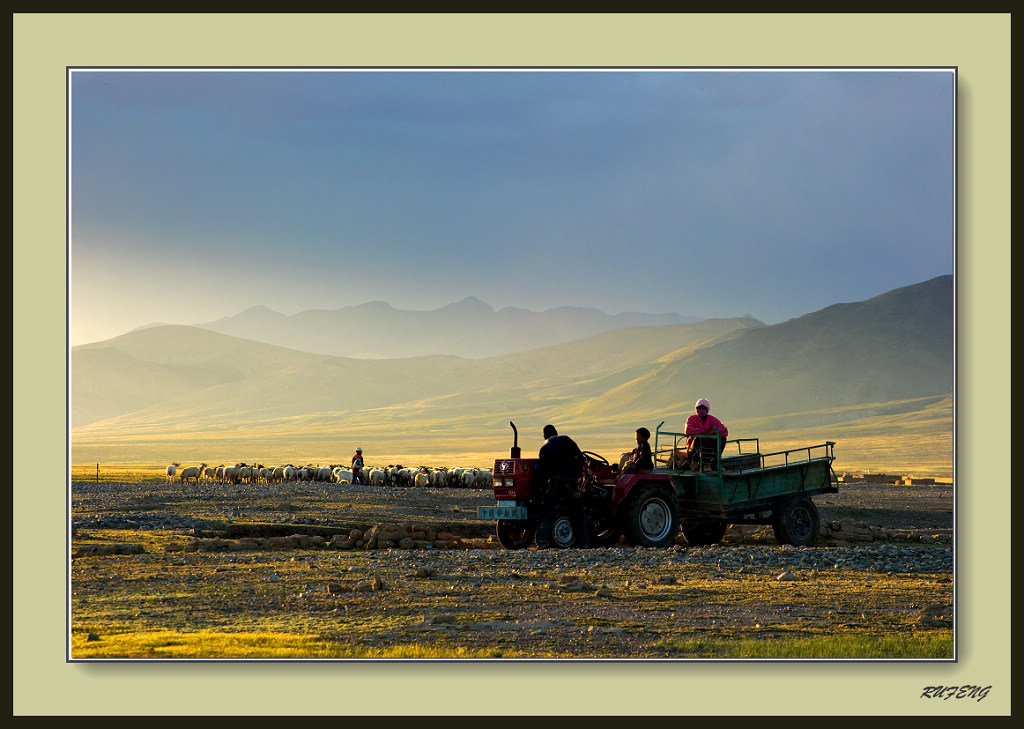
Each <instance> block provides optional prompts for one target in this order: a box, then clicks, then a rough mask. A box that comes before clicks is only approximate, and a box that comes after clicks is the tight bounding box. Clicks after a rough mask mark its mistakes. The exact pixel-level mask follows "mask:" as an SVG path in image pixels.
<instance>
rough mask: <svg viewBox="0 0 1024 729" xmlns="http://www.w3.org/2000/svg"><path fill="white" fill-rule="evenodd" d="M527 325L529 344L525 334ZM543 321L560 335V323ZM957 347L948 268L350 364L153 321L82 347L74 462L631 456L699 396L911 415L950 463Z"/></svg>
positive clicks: (74, 406) (475, 324) (784, 414)
mask: <svg viewBox="0 0 1024 729" xmlns="http://www.w3.org/2000/svg"><path fill="white" fill-rule="evenodd" d="M481 303H482V302H481ZM356 308H358V307H356ZM372 308H373V307H369V308H368V309H363V313H364V314H365V312H366V311H368V310H369V309H372ZM485 309H486V310H485ZM474 310H475V311H477V312H478V313H479V314H481V316H479V318H478V319H475V318H474V316H475V315H474V314H473V313H472V312H473V311H474ZM266 311H267V310H263V311H259V312H256V311H253V310H250V311H249V312H248V315H247V316H245V317H243V316H241V315H240V318H236V322H237V321H241V320H245V319H248V320H249V321H253V320H255V319H259V318H260V317H264V316H268V314H267V313H266ZM392 311H394V310H392ZM488 311H491V314H488V313H487V312H488ZM503 311H506V310H503ZM459 312H461V313H462V314H464V316H461V317H460V316H459V315H458V313H459ZM433 314H435V315H436V318H435V319H434V320H433V323H432V324H427V323H425V322H424V323H423V325H422V327H421V330H422V332H426V331H439V330H442V329H449V330H458V332H459V338H458V340H456V339H450V340H449V341H461V342H463V343H465V342H471V341H487V342H490V343H491V344H489V345H488V346H494V344H493V343H494V342H496V341H497V340H498V339H499V338H500V335H502V334H503V333H502V332H495V331H493V328H494V324H493V322H494V316H498V315H500V314H501V312H493V310H490V307H486V305H484V307H481V306H479V305H477V304H476V303H474V302H466V301H464V302H461V303H460V305H457V306H453V307H448V308H445V309H442V310H437V311H436V312H433ZM492 315H493V316H492ZM387 316H400V315H393V314H387ZM429 318H430V317H427V319H429ZM599 318H600V317H594V319H599ZM363 321H369V320H368V319H365V318H364V319H363ZM560 321H561V322H563V323H564V321H566V319H561V320H560ZM438 322H440V323H438ZM558 326H561V324H559V325H558ZM524 327H525V329H523V330H517V331H518V334H517V336H525V337H527V339H529V333H528V332H529V327H526V326H525V325H524ZM540 329H541V330H542V331H544V332H545V334H544V336H545V337H548V336H552V334H551V332H554V331H556V330H557V326H556V325H554V324H550V325H547V326H543V327H540ZM304 331H305V332H307V333H309V332H312V331H313V330H312V329H305V330H304ZM523 331H526V332H527V333H526V334H522V332H523ZM276 336H277V335H274V336H273V337H271V338H276ZM392 336H393V340H392V341H394V342H395V343H399V342H402V341H403V340H404V338H405V333H403V334H401V335H396V334H395V333H394V332H388V331H382V332H375V333H374V339H375V341H376V342H378V343H382V342H385V341H387V340H389V339H391V338H392ZM531 341H532V340H531ZM954 345H955V339H954V286H953V277H952V276H940V277H937V278H934V279H931V280H929V281H925V282H923V283H920V284H917V285H914V286H909V287H905V288H901V289H896V290H894V291H891V292H888V293H886V294H883V295H881V296H877V297H874V298H872V299H869V300H866V301H862V302H856V303H845V304H835V305H833V306H830V307H827V308H825V309H822V310H820V311H816V312H813V313H810V314H806V315H804V316H802V317H798V318H795V319H791V320H789V321H786V322H783V323H780V324H775V325H765V324H763V323H761V322H759V321H757V320H756V319H753V318H750V317H741V318H733V319H705V320H697V321H692V322H675V323H660V324H653V325H642V326H626V327H619V328H613V329H611V330H608V331H604V332H600V333H597V334H592V335H587V336H582V337H579V338H576V339H572V340H570V341H560V342H558V343H553V344H549V345H547V346H537V347H525V346H524V347H522V348H521V349H520V350H519V351H513V352H511V353H504V354H498V355H492V356H485V357H471V356H470V355H469V354H468V353H455V354H451V353H449V354H426V355H420V356H407V357H393V356H392V357H388V358H381V359H368V358H364V357H354V356H346V357H341V356H336V355H331V354H324V353H320V352H314V351H310V350H309V349H305V350H303V349H302V348H286V347H282V346H279V345H278V344H270V343H267V342H264V341H254V340H252V339H248V338H241V337H237V336H231V335H227V334H223V333H219V332H215V331H212V330H211V329H210V328H207V327H198V326H191V327H190V326H154V327H150V328H146V329H141V330H137V331H133V332H129V333H127V334H124V335H122V336H119V337H115V338H113V339H110V340H107V341H104V342H95V343H91V344H87V345H81V346H77V347H74V348H72V352H71V427H72V432H71V443H72V454H73V460H75V461H76V462H77V461H79V460H83V461H85V462H89V461H91V460H94V459H105V460H108V461H109V460H111V459H112V458H113V455H111V454H114V453H116V454H118V455H122V456H123V459H122V460H123V461H126V462H131V460H132V457H134V456H133V454H135V455H137V456H138V457H142V456H141V455H139V454H141V453H142V451H143V450H144V449H143V444H145V445H147V446H148V447H149V449H150V450H148V451H146V452H147V453H151V452H153V449H155V448H158V447H164V448H165V449H167V448H177V449H181V448H197V447H198V446H199V444H202V445H203V446H204V447H206V448H208V449H210V450H217V449H218V448H219V449H220V451H221V452H222V453H223V455H222V457H221V459H222V460H225V461H229V460H232V458H234V459H236V460H245V459H244V458H241V457H240V456H238V455H233V454H231V453H227V452H224V451H225V450H228V449H229V445H228V444H229V443H230V444H232V445H231V446H230V447H234V448H237V447H239V446H238V444H239V443H243V444H245V443H247V444H250V445H249V447H250V448H252V449H256V450H261V449H262V450H263V451H266V450H269V449H271V448H276V449H278V450H279V451H285V450H287V449H288V448H293V449H295V448H302V449H304V450H303V453H306V452H308V453H309V454H311V457H313V456H315V455H317V454H319V453H320V452H321V450H322V449H325V448H329V449H334V450H337V449H338V448H339V445H338V444H339V443H350V442H352V441H353V440H359V441H364V440H365V441H366V442H368V443H369V442H375V443H378V444H380V447H378V448H377V449H376V450H378V451H379V452H381V451H382V448H390V449H391V450H393V451H396V452H400V453H418V452H421V451H422V452H424V453H428V452H429V453H438V452H450V451H452V450H453V449H454V450H458V451H459V452H467V453H468V452H478V451H487V450H489V449H493V448H495V447H497V446H495V443H501V446H500V448H501V450H502V451H504V450H507V443H506V442H505V441H507V440H508V436H509V433H510V431H509V428H508V423H509V421H510V420H516V421H517V422H519V423H522V424H525V427H526V428H527V429H528V430H529V433H530V436H529V437H530V438H531V440H532V439H535V438H536V437H538V434H537V433H534V432H533V431H534V430H536V431H538V433H539V430H540V427H541V426H542V425H543V424H544V423H547V422H554V423H558V424H559V427H560V428H569V429H571V431H572V432H573V433H576V434H580V435H581V436H586V437H587V438H588V439H589V441H588V442H592V443H598V442H600V443H602V444H603V443H608V444H611V443H613V442H614V443H616V444H617V443H619V442H621V443H622V444H623V445H624V446H626V448H625V449H628V447H631V446H630V444H629V441H630V440H631V439H632V435H631V434H632V431H633V430H634V429H635V428H636V427H637V426H638V425H647V426H648V427H649V428H650V429H651V430H652V431H653V430H654V429H655V427H656V426H657V425H658V423H659V422H660V421H667V422H669V423H670V425H677V426H678V428H676V429H677V430H681V429H682V422H683V420H684V419H685V417H686V416H687V415H689V413H690V412H692V404H693V402H694V400H696V399H697V398H698V397H702V396H703V397H708V398H709V399H710V400H711V402H712V412H713V413H715V414H716V415H718V416H719V417H721V418H722V419H723V420H725V421H726V422H727V423H728V424H730V430H731V431H732V432H733V433H734V434H735V435H743V433H744V432H748V433H749V432H756V433H758V434H760V435H765V434H770V433H778V434H782V433H784V432H787V431H791V430H793V429H802V428H804V429H806V428H819V429H820V428H822V427H825V426H827V427H828V428H829V429H830V431H834V430H835V429H836V428H841V427H842V424H844V423H854V422H856V423H859V424H861V425H860V427H861V431H859V432H863V430H864V429H865V428H867V429H871V428H875V429H877V431H878V433H885V432H886V431H887V429H893V428H896V427H897V424H901V425H899V427H900V428H905V427H910V425H912V426H913V427H911V431H907V432H913V433H917V435H911V436H909V437H914V438H918V443H919V444H923V443H926V442H928V443H931V442H932V441H935V442H934V443H933V444H932V445H930V446H929V447H930V448H934V449H936V450H937V452H938V455H937V456H936V457H937V459H938V460H939V461H941V460H942V459H943V458H945V457H948V458H949V459H950V460H951V459H952V455H951V444H950V439H951V430H952V405H953V403H952V399H953V393H954V379H953V378H954V349H955V346H954ZM484 349H486V348H484ZM479 351H480V350H478V351H477V353H479ZM908 423H909V424H910V425H908ZM914 428H917V429H918V430H914ZM936 429H937V431H936ZM918 431H920V432H918ZM928 433H931V435H927V434H928ZM922 434H925V435H922ZM825 435H829V431H826V433H825ZM932 436H934V437H932ZM858 437H860V436H858ZM374 439H375V440H374ZM385 443H386V444H388V445H386V446H385V445H384V444H385ZM864 443H865V445H864V446H863V447H864V448H869V449H870V448H875V446H868V445H866V444H867V440H865V441H864ZM172 444H173V445H172ZM218 444H219V445H218ZM607 447H611V446H607ZM943 449H944V450H943ZM882 450H884V448H882ZM171 455H173V454H168V458H169V457H170V456H171ZM321 457H323V456H321ZM200 458H203V459H204V460H206V461H207V462H212V460H214V459H215V456H213V455H212V454H210V455H209V456H204V455H196V460H199V459H200ZM157 460H162V458H157Z"/></svg>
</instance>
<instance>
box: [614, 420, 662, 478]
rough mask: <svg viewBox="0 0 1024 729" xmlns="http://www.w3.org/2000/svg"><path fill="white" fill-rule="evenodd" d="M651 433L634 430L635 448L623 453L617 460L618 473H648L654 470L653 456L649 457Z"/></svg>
mask: <svg viewBox="0 0 1024 729" xmlns="http://www.w3.org/2000/svg"><path fill="white" fill-rule="evenodd" d="M650 440H651V431H649V430H648V429H647V428H637V429H636V448H634V449H633V450H631V451H630V452H629V453H623V454H622V458H621V459H619V472H620V473H638V472H639V473H650V472H651V471H653V470H654V456H653V455H651V444H650Z"/></svg>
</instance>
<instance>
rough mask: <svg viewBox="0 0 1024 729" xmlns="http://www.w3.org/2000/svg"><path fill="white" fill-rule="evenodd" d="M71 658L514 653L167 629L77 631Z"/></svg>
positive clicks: (509, 654) (492, 655) (486, 655)
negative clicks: (96, 636) (99, 635)
mask: <svg viewBox="0 0 1024 729" xmlns="http://www.w3.org/2000/svg"><path fill="white" fill-rule="evenodd" d="M71 655H72V658H73V659H78V660H86V659H118V658H133V659H138V658H142V659H189V658H213V659H218V658H221V659H224V658H228V659H275V658H278V659H279V658H303V659H331V658H339V659H356V658H371V659H382V658H403V659H404V658H446V659H447V658H512V657H519V656H520V655H521V654H520V653H519V652H518V651H511V652H510V651H509V650H507V649H496V648H485V649H469V648H466V647H461V646H452V647H447V648H445V647H438V646H435V645H430V646H428V645H422V644H417V643H408V644H402V645H394V646H387V647H381V648H374V647H367V646H357V645H350V644H345V643H335V642H331V641H325V640H323V639H321V638H319V637H311V636H305V635H293V634H289V633H225V632H216V631H209V630H204V631H199V632H194V633H181V632H175V631H169V630H159V631H152V632H124V633H115V634H110V635H104V636H103V637H102V638H101V639H98V640H96V639H94V640H89V634H87V633H83V632H76V633H75V634H73V635H72V639H71Z"/></svg>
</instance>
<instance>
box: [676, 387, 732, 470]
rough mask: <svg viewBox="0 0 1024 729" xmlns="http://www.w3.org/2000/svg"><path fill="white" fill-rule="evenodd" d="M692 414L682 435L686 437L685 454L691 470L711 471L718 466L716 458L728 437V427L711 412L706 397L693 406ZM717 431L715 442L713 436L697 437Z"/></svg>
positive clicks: (720, 453)
mask: <svg viewBox="0 0 1024 729" xmlns="http://www.w3.org/2000/svg"><path fill="white" fill-rule="evenodd" d="M693 409H694V414H693V415H691V416H690V417H689V418H687V419H686V429H685V430H684V431H683V433H684V435H686V436H689V437H688V438H687V439H686V454H687V456H689V459H690V464H689V465H690V470H691V471H701V470H704V471H712V470H714V469H715V468H717V467H718V458H719V456H721V455H722V450H723V449H724V448H725V439H726V438H728V437H729V429H728V428H726V427H725V424H724V423H723V422H722V421H721V420H719V419H718V418H716V417H715V416H714V415H712V414H711V403H709V402H708V401H707V398H703V397H702V398H701V399H700V400H698V401H697V402H696V403H695V404H694V406H693ZM715 433H718V435H719V442H718V444H717V448H716V444H715V439H714V438H697V437H695V436H699V435H714V434H715Z"/></svg>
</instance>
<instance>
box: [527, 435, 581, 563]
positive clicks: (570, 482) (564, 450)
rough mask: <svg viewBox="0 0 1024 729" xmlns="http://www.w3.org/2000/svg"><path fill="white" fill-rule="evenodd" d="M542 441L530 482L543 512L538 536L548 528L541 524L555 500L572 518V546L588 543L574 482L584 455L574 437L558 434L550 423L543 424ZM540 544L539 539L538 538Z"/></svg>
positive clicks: (550, 513)
mask: <svg viewBox="0 0 1024 729" xmlns="http://www.w3.org/2000/svg"><path fill="white" fill-rule="evenodd" d="M543 433H544V445H542V446H541V447H540V452H539V453H538V454H537V455H538V458H539V463H538V464H537V468H536V470H535V471H534V473H533V480H532V482H531V483H532V484H533V485H534V487H535V488H539V489H540V490H541V491H542V494H543V495H542V497H541V504H542V505H543V506H542V509H543V512H544V516H542V517H541V520H540V524H539V525H538V537H539V538H541V539H544V537H542V536H541V535H542V533H543V532H544V531H545V530H547V531H550V524H547V525H545V521H546V517H550V516H553V515H554V509H555V507H556V506H558V505H559V504H565V505H566V506H567V507H568V509H569V513H570V515H571V518H572V522H573V531H574V532H575V534H576V537H575V540H574V544H573V545H572V546H574V547H589V546H590V539H589V536H588V535H587V514H586V511H585V510H584V508H583V494H582V493H580V490H579V487H578V484H579V480H580V477H581V476H582V475H583V468H584V466H585V464H586V456H584V455H583V451H581V450H580V447H579V446H578V445H576V441H574V440H573V439H572V438H570V437H569V436H567V435H559V434H558V431H557V430H556V429H555V426H553V425H545V426H544V431H543ZM538 545H540V541H538Z"/></svg>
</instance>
